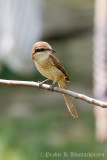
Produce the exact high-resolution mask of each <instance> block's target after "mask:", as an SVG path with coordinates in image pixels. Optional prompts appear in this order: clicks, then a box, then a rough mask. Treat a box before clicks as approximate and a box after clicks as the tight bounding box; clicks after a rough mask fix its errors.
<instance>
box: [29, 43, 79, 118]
mask: <svg viewBox="0 0 107 160" xmlns="http://www.w3.org/2000/svg"><path fill="white" fill-rule="evenodd" d="M54 52H55V51H54V50H53V49H52V47H51V46H50V45H49V44H48V43H47V42H44V41H40V42H37V43H35V44H34V45H33V48H32V59H33V60H34V62H35V65H36V67H37V69H38V71H39V72H40V73H41V74H42V75H43V76H44V77H46V78H48V79H46V80H44V81H43V82H40V85H41V84H43V83H45V82H46V81H48V80H52V81H53V84H52V85H51V89H53V87H54V85H55V83H56V82H57V83H58V85H59V87H61V88H64V89H66V88H67V87H66V84H65V80H67V81H68V82H69V81H70V80H69V78H68V76H67V73H66V71H65V69H64V67H63V66H62V65H61V63H60V62H59V60H58V59H57V58H56V57H55V56H53V54H52V53H54ZM63 96H64V99H65V102H66V105H67V107H68V110H69V112H70V113H71V115H72V116H73V117H74V118H77V117H78V114H77V112H76V110H75V107H74V105H73V103H72V100H71V97H70V96H68V95H65V94H63Z"/></svg>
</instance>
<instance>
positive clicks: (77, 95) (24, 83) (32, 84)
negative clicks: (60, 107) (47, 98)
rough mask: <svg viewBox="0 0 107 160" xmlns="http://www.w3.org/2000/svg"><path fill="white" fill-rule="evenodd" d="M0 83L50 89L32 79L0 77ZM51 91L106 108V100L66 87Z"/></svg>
mask: <svg viewBox="0 0 107 160" xmlns="http://www.w3.org/2000/svg"><path fill="white" fill-rule="evenodd" d="M0 85H8V86H25V87H37V88H42V89H45V90H50V86H49V85H47V84H43V85H41V86H39V83H38V82H33V81H15V80H4V79H0ZM53 92H58V93H63V94H67V95H70V96H72V97H74V98H76V99H81V100H83V101H86V102H88V103H90V104H94V105H97V106H100V107H102V108H107V103H106V102H103V101H99V100H96V99H93V98H90V97H88V96H86V95H84V94H80V93H76V92H73V91H69V90H66V89H62V88H59V87H54V88H53Z"/></svg>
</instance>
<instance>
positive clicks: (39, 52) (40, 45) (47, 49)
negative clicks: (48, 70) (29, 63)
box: [31, 41, 55, 59]
mask: <svg viewBox="0 0 107 160" xmlns="http://www.w3.org/2000/svg"><path fill="white" fill-rule="evenodd" d="M54 52H55V51H54V50H53V49H52V47H51V46H50V45H49V44H48V43H47V42H43V41H40V42H37V43H35V44H34V45H33V48H32V55H31V56H32V59H36V58H37V57H42V56H45V55H49V54H51V53H54Z"/></svg>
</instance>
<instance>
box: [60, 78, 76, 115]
mask: <svg viewBox="0 0 107 160" xmlns="http://www.w3.org/2000/svg"><path fill="white" fill-rule="evenodd" d="M58 85H59V87H60V88H63V89H66V88H67V87H66V84H65V82H64V81H62V80H60V81H58ZM63 96H64V99H65V102H66V105H67V107H68V110H69V112H70V113H71V115H72V116H73V117H74V118H77V117H78V114H77V112H76V109H75V107H74V105H73V103H72V99H71V97H70V96H68V95H66V94H63Z"/></svg>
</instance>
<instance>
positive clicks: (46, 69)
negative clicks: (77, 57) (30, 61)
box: [35, 60, 64, 82]
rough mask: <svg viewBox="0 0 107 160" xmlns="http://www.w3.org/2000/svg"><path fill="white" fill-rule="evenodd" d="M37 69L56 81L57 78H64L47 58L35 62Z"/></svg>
mask: <svg viewBox="0 0 107 160" xmlns="http://www.w3.org/2000/svg"><path fill="white" fill-rule="evenodd" d="M35 64H36V67H37V69H38V71H39V72H40V73H41V74H42V75H43V76H44V77H46V78H48V79H50V80H53V81H55V82H57V81H58V80H59V79H61V78H64V74H63V73H62V72H61V71H60V70H59V69H58V68H56V67H55V66H54V65H53V64H52V63H50V61H49V60H47V61H45V62H43V61H42V63H41V62H39V63H38V62H35Z"/></svg>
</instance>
